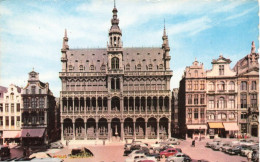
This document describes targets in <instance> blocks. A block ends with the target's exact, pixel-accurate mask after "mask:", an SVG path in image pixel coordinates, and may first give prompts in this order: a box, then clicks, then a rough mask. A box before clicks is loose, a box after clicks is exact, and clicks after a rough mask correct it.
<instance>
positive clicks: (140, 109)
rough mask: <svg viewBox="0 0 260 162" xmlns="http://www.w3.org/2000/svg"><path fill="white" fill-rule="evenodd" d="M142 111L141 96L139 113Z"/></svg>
mask: <svg viewBox="0 0 260 162" xmlns="http://www.w3.org/2000/svg"><path fill="white" fill-rule="evenodd" d="M141 111H142V97H141V96H140V101H139V112H141Z"/></svg>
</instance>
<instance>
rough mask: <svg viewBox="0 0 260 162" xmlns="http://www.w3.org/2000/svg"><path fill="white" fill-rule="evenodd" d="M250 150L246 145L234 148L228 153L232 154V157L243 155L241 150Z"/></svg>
mask: <svg viewBox="0 0 260 162" xmlns="http://www.w3.org/2000/svg"><path fill="white" fill-rule="evenodd" d="M246 148H248V146H246V145H238V146H233V147H232V148H230V149H228V151H227V153H229V154H232V155H238V154H240V153H241V150H243V149H246Z"/></svg>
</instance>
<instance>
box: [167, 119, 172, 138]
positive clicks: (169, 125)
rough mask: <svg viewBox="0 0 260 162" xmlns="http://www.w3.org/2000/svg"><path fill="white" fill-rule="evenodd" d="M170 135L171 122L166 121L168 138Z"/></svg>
mask: <svg viewBox="0 0 260 162" xmlns="http://www.w3.org/2000/svg"><path fill="white" fill-rule="evenodd" d="M171 137H172V133H171V122H170V121H169V122H168V138H171Z"/></svg>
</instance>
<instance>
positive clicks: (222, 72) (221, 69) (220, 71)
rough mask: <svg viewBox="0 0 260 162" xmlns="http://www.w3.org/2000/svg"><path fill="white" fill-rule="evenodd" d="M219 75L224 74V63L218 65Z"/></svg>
mask: <svg viewBox="0 0 260 162" xmlns="http://www.w3.org/2000/svg"><path fill="white" fill-rule="evenodd" d="M219 75H224V65H219Z"/></svg>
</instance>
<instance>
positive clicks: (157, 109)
mask: <svg viewBox="0 0 260 162" xmlns="http://www.w3.org/2000/svg"><path fill="white" fill-rule="evenodd" d="M156 111H157V113H158V114H159V97H158V96H157V103H156Z"/></svg>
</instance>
